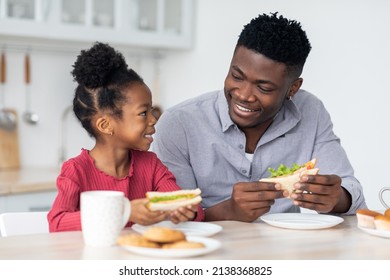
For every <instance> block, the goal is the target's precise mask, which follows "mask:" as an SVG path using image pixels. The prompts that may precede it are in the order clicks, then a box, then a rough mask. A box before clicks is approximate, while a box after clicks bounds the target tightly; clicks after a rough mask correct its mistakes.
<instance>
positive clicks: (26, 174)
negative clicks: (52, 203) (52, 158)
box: [0, 167, 60, 196]
mask: <svg viewBox="0 0 390 280" xmlns="http://www.w3.org/2000/svg"><path fill="white" fill-rule="evenodd" d="M59 173H60V170H59V169H58V168H53V167H23V168H20V169H10V170H0V196H3V195H13V194H23V193H33V192H45V191H56V179H57V176H58V174H59Z"/></svg>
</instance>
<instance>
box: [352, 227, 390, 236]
mask: <svg viewBox="0 0 390 280" xmlns="http://www.w3.org/2000/svg"><path fill="white" fill-rule="evenodd" d="M358 228H360V229H361V230H362V231H365V232H367V233H368V234H371V235H375V236H379V237H385V238H390V230H378V229H373V228H365V227H360V226H358Z"/></svg>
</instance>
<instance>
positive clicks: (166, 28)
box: [0, 0, 194, 49]
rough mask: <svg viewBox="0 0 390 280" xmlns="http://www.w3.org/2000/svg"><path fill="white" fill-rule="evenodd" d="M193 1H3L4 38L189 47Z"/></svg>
mask: <svg viewBox="0 0 390 280" xmlns="http://www.w3.org/2000/svg"><path fill="white" fill-rule="evenodd" d="M193 6H194V3H193V0H0V36H10V37H15V38H25V39H28V38H35V39H42V40H43V39H44V40H54V41H56V40H57V41H64V40H65V41H72V42H95V41H102V42H109V43H113V44H118V45H124V46H131V47H143V48H144V47H148V48H159V49H187V48H190V47H191V44H192V21H193Z"/></svg>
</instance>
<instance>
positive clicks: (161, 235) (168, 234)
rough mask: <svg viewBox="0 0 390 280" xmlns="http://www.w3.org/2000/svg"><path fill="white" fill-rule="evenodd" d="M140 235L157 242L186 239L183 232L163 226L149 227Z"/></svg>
mask: <svg viewBox="0 0 390 280" xmlns="http://www.w3.org/2000/svg"><path fill="white" fill-rule="evenodd" d="M142 236H143V237H144V238H146V239H147V240H149V241H152V242H158V243H172V242H177V241H181V240H185V239H186V237H185V235H184V233H183V232H181V231H179V230H175V229H170V228H165V227H151V228H149V229H148V230H146V231H145V232H144V233H143V235H142Z"/></svg>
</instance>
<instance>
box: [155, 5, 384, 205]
mask: <svg viewBox="0 0 390 280" xmlns="http://www.w3.org/2000/svg"><path fill="white" fill-rule="evenodd" d="M197 2H198V6H197V16H196V21H197V22H196V28H197V29H196V42H195V46H194V49H193V50H192V52H190V53H180V54H174V55H171V56H169V57H168V58H167V59H166V61H165V64H164V69H163V74H162V81H163V86H162V87H163V88H162V97H161V99H162V100H163V101H164V104H163V105H164V106H171V105H173V104H176V103H178V102H179V101H182V100H184V99H187V98H189V97H192V96H197V95H199V94H201V93H202V92H205V91H210V90H214V89H219V88H222V87H223V82H224V78H225V75H226V73H227V70H228V66H229V64H230V59H231V56H232V51H233V48H234V46H235V43H236V40H237V37H238V35H239V33H240V31H241V30H242V27H243V25H245V24H246V23H248V22H249V21H250V19H251V18H253V17H255V16H256V15H257V14H259V13H269V12H275V11H279V12H280V13H281V14H283V15H284V16H286V17H289V18H293V19H296V20H298V21H300V22H301V23H302V26H303V28H304V29H305V30H306V32H307V35H308V37H309V39H310V41H311V44H312V52H311V53H310V55H309V58H308V60H307V63H306V66H305V70H304V73H303V75H302V77H303V78H304V83H303V88H304V89H306V90H309V91H311V92H313V93H314V94H316V95H317V96H318V97H320V98H321V99H322V100H323V102H324V103H325V106H326V107H327V109H328V110H329V111H330V113H331V115H332V120H333V122H334V129H335V132H336V134H337V135H338V136H339V137H340V138H341V140H342V145H343V146H344V148H345V149H346V151H347V153H348V155H349V158H350V161H351V162H352V164H353V166H354V168H355V175H356V176H357V177H358V179H359V180H360V182H361V183H362V185H363V187H364V193H365V196H366V199H367V203H368V206H369V207H370V208H372V209H383V206H382V205H381V204H380V203H379V200H378V191H379V189H380V188H381V187H383V186H388V187H390V181H388V180H387V179H386V178H387V174H388V172H390V171H389V170H388V167H389V166H390V165H389V163H388V161H389V158H390V148H389V144H390V125H389V120H390V110H389V106H390V90H389V86H388V81H389V79H390V70H389V66H390V52H389V50H390V21H389V13H390V2H389V1H386V0H316V1H312V0H294V1H288V0H273V1H267V0H212V1H209V0H199V1H197ZM389 199H390V198H389Z"/></svg>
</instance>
